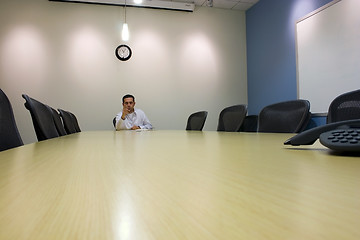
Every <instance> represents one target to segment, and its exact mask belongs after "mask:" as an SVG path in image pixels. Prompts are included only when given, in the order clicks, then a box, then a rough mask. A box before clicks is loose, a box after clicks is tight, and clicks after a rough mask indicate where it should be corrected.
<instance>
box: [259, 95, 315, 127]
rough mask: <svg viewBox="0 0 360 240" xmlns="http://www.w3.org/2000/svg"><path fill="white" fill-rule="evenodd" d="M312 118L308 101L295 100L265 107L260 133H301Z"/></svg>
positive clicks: (262, 112)
mask: <svg viewBox="0 0 360 240" xmlns="http://www.w3.org/2000/svg"><path fill="white" fill-rule="evenodd" d="M310 117H311V113H310V102H309V101H308V100H301V99H300V100H293V101H286V102H280V103H275V104H272V105H268V106H266V107H264V108H263V109H262V110H261V111H260V114H259V121H258V124H259V126H258V132H276V133H299V132H301V131H303V130H304V129H305V128H306V126H307V124H308V122H309V120H310Z"/></svg>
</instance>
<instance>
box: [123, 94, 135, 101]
mask: <svg viewBox="0 0 360 240" xmlns="http://www.w3.org/2000/svg"><path fill="white" fill-rule="evenodd" d="M125 98H132V99H133V101H134V102H135V97H134V96H133V95H131V94H126V95H125V96H123V98H122V102H123V103H124V100H125Z"/></svg>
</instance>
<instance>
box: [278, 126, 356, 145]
mask: <svg viewBox="0 0 360 240" xmlns="http://www.w3.org/2000/svg"><path fill="white" fill-rule="evenodd" d="M318 138H320V143H321V144H323V145H324V146H326V147H328V148H330V149H333V150H336V151H357V152H360V119H355V120H347V121H341V122H334V123H329V124H326V125H324V126H319V127H315V128H311V129H309V130H306V131H304V132H302V133H299V134H297V135H296V136H294V137H292V138H290V139H288V140H286V141H285V142H284V144H285V145H293V146H299V145H311V144H313V143H314V142H315V141H316V140H317V139H318Z"/></svg>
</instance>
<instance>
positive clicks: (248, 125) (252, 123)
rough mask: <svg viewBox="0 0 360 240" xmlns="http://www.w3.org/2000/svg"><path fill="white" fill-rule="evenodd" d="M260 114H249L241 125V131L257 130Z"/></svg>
mask: <svg viewBox="0 0 360 240" xmlns="http://www.w3.org/2000/svg"><path fill="white" fill-rule="evenodd" d="M257 128H258V115H249V116H246V117H245V119H244V122H243V124H242V125H241V128H240V132H257Z"/></svg>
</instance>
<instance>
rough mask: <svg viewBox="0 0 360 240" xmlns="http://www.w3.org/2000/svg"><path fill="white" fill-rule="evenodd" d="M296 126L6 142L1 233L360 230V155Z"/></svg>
mask: <svg viewBox="0 0 360 240" xmlns="http://www.w3.org/2000/svg"><path fill="white" fill-rule="evenodd" d="M290 136H292V134H269V133H262V134H261V133H218V132H195V131H193V132H186V131H142V132H135V131H121V132H115V131H98V132H81V133H77V134H72V135H69V136H65V137H60V138H56V139H51V140H47V141H43V142H39V143H34V144H29V145H25V146H22V147H19V148H15V149H11V150H7V151H4V152H0V239H1V240H2V239H11V240H14V239H36V240H41V239H47V240H52V239H101V240H102V239H122V240H126V239H131V240H133V239H141V240H142V239H156V240H159V239H166V240H172V239H191V240H192V239H206V240H212V239H214V240H215V239H216V240H218V239H230V240H232V239H244V240H252V239H266V240H268V239H275V240H284V239H291V240H296V239H299V240H305V239H306V240H310V239H315V240H319V239H326V240H329V239H336V240H343V239H346V240H349V239H356V240H358V239H360V186H359V185H360V158H359V157H354V156H337V155H334V154H331V152H330V150H328V149H326V148H325V147H323V146H321V145H320V144H319V143H318V142H316V143H315V145H313V146H306V147H289V146H284V145H283V142H284V141H285V140H286V139H288V138H289V137H290Z"/></svg>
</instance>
